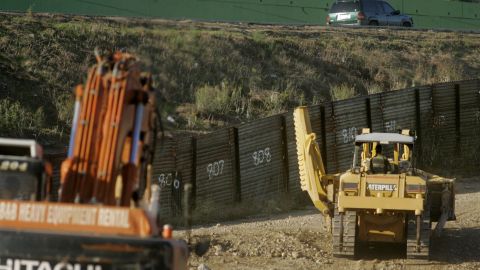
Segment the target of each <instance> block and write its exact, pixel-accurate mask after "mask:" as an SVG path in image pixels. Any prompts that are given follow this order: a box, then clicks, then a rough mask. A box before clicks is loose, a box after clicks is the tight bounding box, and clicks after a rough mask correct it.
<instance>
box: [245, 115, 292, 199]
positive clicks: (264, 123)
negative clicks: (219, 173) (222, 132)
mask: <svg viewBox="0 0 480 270" xmlns="http://www.w3.org/2000/svg"><path fill="white" fill-rule="evenodd" d="M283 132H284V128H283V119H282V116H281V115H277V116H273V117H269V118H264V119H260V120H257V121H255V122H251V123H248V124H244V125H241V126H240V127H239V128H238V143H239V160H240V186H241V199H242V201H244V202H247V201H252V200H257V201H258V200H265V199H273V198H278V196H279V195H281V194H282V193H283V192H285V191H286V183H287V181H286V180H287V179H286V177H287V175H286V165H287V164H286V160H285V159H286V153H285V151H284V149H285V148H286V145H285V144H284V143H285V142H284V141H283Z"/></svg>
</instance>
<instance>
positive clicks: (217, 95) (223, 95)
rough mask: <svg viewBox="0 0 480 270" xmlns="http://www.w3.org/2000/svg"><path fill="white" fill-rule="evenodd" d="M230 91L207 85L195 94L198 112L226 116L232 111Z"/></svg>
mask: <svg viewBox="0 0 480 270" xmlns="http://www.w3.org/2000/svg"><path fill="white" fill-rule="evenodd" d="M230 101H231V98H230V91H229V90H228V89H225V88H224V87H219V86H209V85H205V86H203V87H200V88H199V89H197V91H196V92H195V105H196V108H197V111H198V112H199V113H203V114H218V115H222V114H226V113H227V112H228V111H229V110H230Z"/></svg>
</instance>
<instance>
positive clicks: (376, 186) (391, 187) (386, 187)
mask: <svg viewBox="0 0 480 270" xmlns="http://www.w3.org/2000/svg"><path fill="white" fill-rule="evenodd" d="M368 189H369V190H373V191H395V190H397V185H394V184H368Z"/></svg>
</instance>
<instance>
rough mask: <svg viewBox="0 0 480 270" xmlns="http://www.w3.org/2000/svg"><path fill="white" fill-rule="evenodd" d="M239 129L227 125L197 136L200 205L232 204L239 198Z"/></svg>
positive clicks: (197, 182) (197, 179) (197, 177)
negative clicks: (236, 149)
mask: <svg viewBox="0 0 480 270" xmlns="http://www.w3.org/2000/svg"><path fill="white" fill-rule="evenodd" d="M235 143H236V141H235V129H234V128H225V129H222V130H218V131H215V132H213V133H210V134H207V135H203V136H201V137H199V138H198V139H197V149H196V164H197V166H196V184H195V185H196V205H197V207H199V206H202V205H203V206H209V205H215V206H216V207H217V206H218V207H220V206H225V205H231V204H232V203H234V202H235V201H236V199H237V183H236V178H237V176H236V158H235Z"/></svg>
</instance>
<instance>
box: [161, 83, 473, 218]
mask: <svg viewBox="0 0 480 270" xmlns="http://www.w3.org/2000/svg"><path fill="white" fill-rule="evenodd" d="M309 109H310V110H309V111H310V118H311V121H312V128H313V130H314V132H315V133H316V134H317V143H318V144H319V145H320V148H321V150H322V155H323V156H324V158H325V160H324V162H325V163H326V164H325V165H326V168H327V171H328V172H329V173H336V172H341V171H345V170H347V169H348V168H349V166H350V164H351V160H350V159H351V156H352V155H351V153H352V151H353V145H352V142H353V140H354V139H355V136H356V135H358V134H359V133H360V132H361V130H362V128H366V127H368V128H370V129H371V130H372V131H378V132H396V131H398V130H400V129H406V128H408V129H412V130H415V131H416V134H417V136H418V140H417V147H416V151H417V166H423V167H427V168H428V169H431V170H433V171H434V172H435V171H438V172H439V173H448V172H449V171H448V168H452V169H451V172H453V171H454V170H455V169H456V168H458V167H459V166H458V164H461V165H462V166H463V169H464V170H467V171H469V172H471V173H478V172H480V135H479V134H480V80H468V81H459V82H449V83H440V84H434V85H428V86H421V87H416V88H408V89H403V90H398V91H391V92H384V93H379V94H374V95H369V96H361V97H356V98H352V99H347V100H341V101H337V102H329V103H324V104H320V105H314V106H310V108H309ZM172 145H174V146H173V147H174V148H175V149H173V150H172V149H170V148H169V150H163V152H162V151H160V152H159V153H160V154H159V155H158V157H157V159H170V160H165V161H157V162H156V163H155V164H154V176H155V177H157V178H158V177H161V175H162V173H171V174H172V176H173V178H172V180H171V181H170V182H171V183H172V184H171V185H172V187H171V188H169V189H168V191H167V192H170V194H168V195H164V196H165V197H166V198H169V199H168V200H170V201H169V202H165V200H162V202H164V203H165V206H164V207H165V208H168V209H166V210H165V211H163V212H164V213H170V214H171V215H178V214H180V213H181V207H179V206H178V201H179V194H180V193H179V191H178V190H177V189H175V187H174V186H173V181H178V182H176V183H177V184H178V186H179V187H181V186H183V184H184V183H193V184H194V187H195V189H194V193H195V196H194V198H195V200H194V203H195V205H196V208H199V207H200V208H202V207H207V208H209V209H210V210H211V211H226V209H227V208H229V207H231V206H232V205H235V204H238V203H242V202H243V203H245V202H247V203H249V204H252V205H253V204H261V203H262V202H265V201H267V200H269V199H272V198H275V197H278V196H281V195H282V194H287V195H288V196H290V197H297V196H303V195H302V194H303V192H302V191H301V189H300V184H299V176H298V166H297V150H296V144H295V132H294V126H293V117H292V112H291V111H290V112H288V113H284V114H281V115H276V116H272V117H268V118H264V119H259V120H256V121H252V122H249V123H246V124H242V125H239V126H235V127H229V128H225V129H222V130H218V131H215V132H212V133H210V134H206V135H202V136H199V137H198V138H194V137H190V138H182V139H181V140H178V141H177V143H176V144H170V143H164V144H163V146H164V147H171V146H172ZM165 151H166V152H169V153H170V155H162V154H161V153H164V152H165ZM172 160H173V161H172ZM172 162H173V163H174V164H175V166H174V167H172V166H171V164H172ZM156 181H160V180H159V179H156ZM170 182H165V183H164V186H167V187H168V186H169V184H170ZM162 194H163V193H162ZM174 194H176V195H174ZM162 209H163V208H162ZM167 210H168V211H167Z"/></svg>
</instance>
